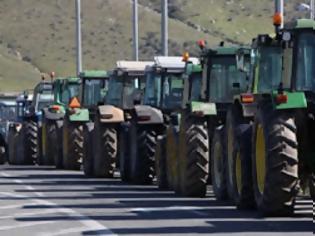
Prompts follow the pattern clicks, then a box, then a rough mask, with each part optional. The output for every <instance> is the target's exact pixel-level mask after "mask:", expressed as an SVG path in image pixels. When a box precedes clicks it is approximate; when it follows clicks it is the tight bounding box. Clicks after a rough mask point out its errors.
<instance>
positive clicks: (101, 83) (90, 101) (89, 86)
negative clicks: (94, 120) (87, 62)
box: [80, 71, 109, 116]
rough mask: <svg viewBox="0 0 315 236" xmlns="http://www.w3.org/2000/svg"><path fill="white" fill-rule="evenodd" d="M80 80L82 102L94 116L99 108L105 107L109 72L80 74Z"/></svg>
mask: <svg viewBox="0 0 315 236" xmlns="http://www.w3.org/2000/svg"><path fill="white" fill-rule="evenodd" d="M80 78H81V80H82V86H81V88H82V91H81V93H80V97H81V98H80V101H81V103H82V106H83V107H84V108H87V109H88V110H89V111H90V113H91V114H90V115H92V116H93V115H95V114H94V113H95V111H96V109H97V107H98V106H100V105H104V99H105V97H106V94H107V92H108V84H109V75H108V73H107V71H85V72H82V73H81V74H80Z"/></svg>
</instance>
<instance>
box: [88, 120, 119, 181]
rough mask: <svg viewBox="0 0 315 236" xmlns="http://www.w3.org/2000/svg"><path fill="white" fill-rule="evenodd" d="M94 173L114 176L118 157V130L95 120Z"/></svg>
mask: <svg viewBox="0 0 315 236" xmlns="http://www.w3.org/2000/svg"><path fill="white" fill-rule="evenodd" d="M94 148H95V153H94V175H95V177H99V178H113V177H114V172H115V167H116V159H117V130H116V129H115V127H114V126H112V125H108V124H102V123H101V122H100V119H97V120H96V121H95V128H94Z"/></svg>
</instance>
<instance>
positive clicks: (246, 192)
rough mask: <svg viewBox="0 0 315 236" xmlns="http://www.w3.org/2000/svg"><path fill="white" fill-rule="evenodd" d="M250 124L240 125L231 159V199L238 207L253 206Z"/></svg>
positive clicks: (248, 207)
mask: <svg viewBox="0 0 315 236" xmlns="http://www.w3.org/2000/svg"><path fill="white" fill-rule="evenodd" d="M251 139H252V126H251V125H246V124H243V125H240V127H239V134H238V136H237V137H236V140H235V147H234V150H233V160H232V169H233V172H232V176H233V179H234V180H235V181H233V187H232V191H233V194H232V197H233V198H232V200H233V201H234V203H235V204H236V206H237V207H238V208H240V209H252V208H254V207H255V199H254V192H253V181H252V169H251V167H252V160H251V154H252V145H251Z"/></svg>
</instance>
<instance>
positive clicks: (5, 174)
mask: <svg viewBox="0 0 315 236" xmlns="http://www.w3.org/2000/svg"><path fill="white" fill-rule="evenodd" d="M0 174H1V175H2V176H3V177H10V176H11V175H10V174H8V173H5V172H2V173H0Z"/></svg>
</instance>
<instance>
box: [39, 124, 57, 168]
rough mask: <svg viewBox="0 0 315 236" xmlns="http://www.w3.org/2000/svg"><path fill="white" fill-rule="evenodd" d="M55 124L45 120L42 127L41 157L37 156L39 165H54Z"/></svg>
mask: <svg viewBox="0 0 315 236" xmlns="http://www.w3.org/2000/svg"><path fill="white" fill-rule="evenodd" d="M56 132H57V130H56V123H55V121H52V120H47V119H46V120H45V121H44V122H43V125H42V156H40V155H39V161H38V162H37V163H38V164H39V165H47V166H53V165H54V164H55V160H54V151H55V144H56V143H57V135H56Z"/></svg>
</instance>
